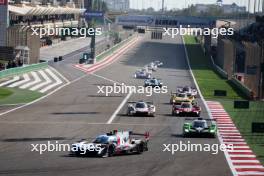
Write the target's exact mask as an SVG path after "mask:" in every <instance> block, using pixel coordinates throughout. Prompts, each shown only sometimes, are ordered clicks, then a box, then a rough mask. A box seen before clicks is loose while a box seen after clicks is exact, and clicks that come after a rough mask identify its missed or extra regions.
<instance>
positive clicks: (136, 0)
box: [130, 0, 262, 11]
mask: <svg viewBox="0 0 264 176" xmlns="http://www.w3.org/2000/svg"><path fill="white" fill-rule="evenodd" d="M164 1H165V3H164V4H165V7H167V9H172V8H176V9H177V8H178V9H181V8H185V7H188V5H191V4H197V3H203V4H214V3H216V0H164ZM248 1H250V6H251V7H250V10H251V11H253V7H254V0H223V4H232V3H233V2H235V3H236V4H238V5H240V6H246V7H247V8H248ZM256 1H257V3H258V2H259V1H262V0H256ZM261 4H262V3H260V5H261ZM130 6H131V8H134V9H142V7H143V8H144V9H146V8H148V7H153V8H154V9H155V10H158V9H161V6H162V0H130Z"/></svg>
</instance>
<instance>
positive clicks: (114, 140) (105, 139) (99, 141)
mask: <svg viewBox="0 0 264 176" xmlns="http://www.w3.org/2000/svg"><path fill="white" fill-rule="evenodd" d="M110 142H112V143H117V138H116V137H115V136H107V135H100V136H97V137H96V138H95V140H94V141H93V143H95V144H108V143H110Z"/></svg>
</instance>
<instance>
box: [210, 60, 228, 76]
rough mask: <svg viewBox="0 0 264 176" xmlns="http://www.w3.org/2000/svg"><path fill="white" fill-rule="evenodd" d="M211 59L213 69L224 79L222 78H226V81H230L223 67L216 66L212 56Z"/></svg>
mask: <svg viewBox="0 0 264 176" xmlns="http://www.w3.org/2000/svg"><path fill="white" fill-rule="evenodd" d="M210 57H211V62H212V64H213V68H214V70H215V71H216V72H217V73H218V74H219V75H220V76H221V77H222V78H224V79H228V74H227V72H226V71H225V70H223V69H222V68H221V67H219V66H218V65H216V64H215V62H214V59H213V57H212V56H210Z"/></svg>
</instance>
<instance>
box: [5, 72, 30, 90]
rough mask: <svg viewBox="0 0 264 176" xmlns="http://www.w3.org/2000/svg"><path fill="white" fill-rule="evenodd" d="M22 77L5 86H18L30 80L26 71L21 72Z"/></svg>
mask: <svg viewBox="0 0 264 176" xmlns="http://www.w3.org/2000/svg"><path fill="white" fill-rule="evenodd" d="M23 78H24V79H23V80H21V81H18V82H14V83H13V84H11V85H9V86H7V87H17V86H20V85H22V84H25V83H26V82H28V81H30V78H29V76H28V74H27V73H26V74H23Z"/></svg>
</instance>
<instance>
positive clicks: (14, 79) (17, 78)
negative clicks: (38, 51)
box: [0, 76, 19, 87]
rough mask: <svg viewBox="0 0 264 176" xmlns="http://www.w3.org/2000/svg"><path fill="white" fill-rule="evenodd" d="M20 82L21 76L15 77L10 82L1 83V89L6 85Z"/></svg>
mask: <svg viewBox="0 0 264 176" xmlns="http://www.w3.org/2000/svg"><path fill="white" fill-rule="evenodd" d="M18 80H19V76H15V77H14V78H13V79H10V80H8V81H5V82H3V83H1V84H0V87H3V86H6V85H8V84H11V83H13V82H16V81H18Z"/></svg>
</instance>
